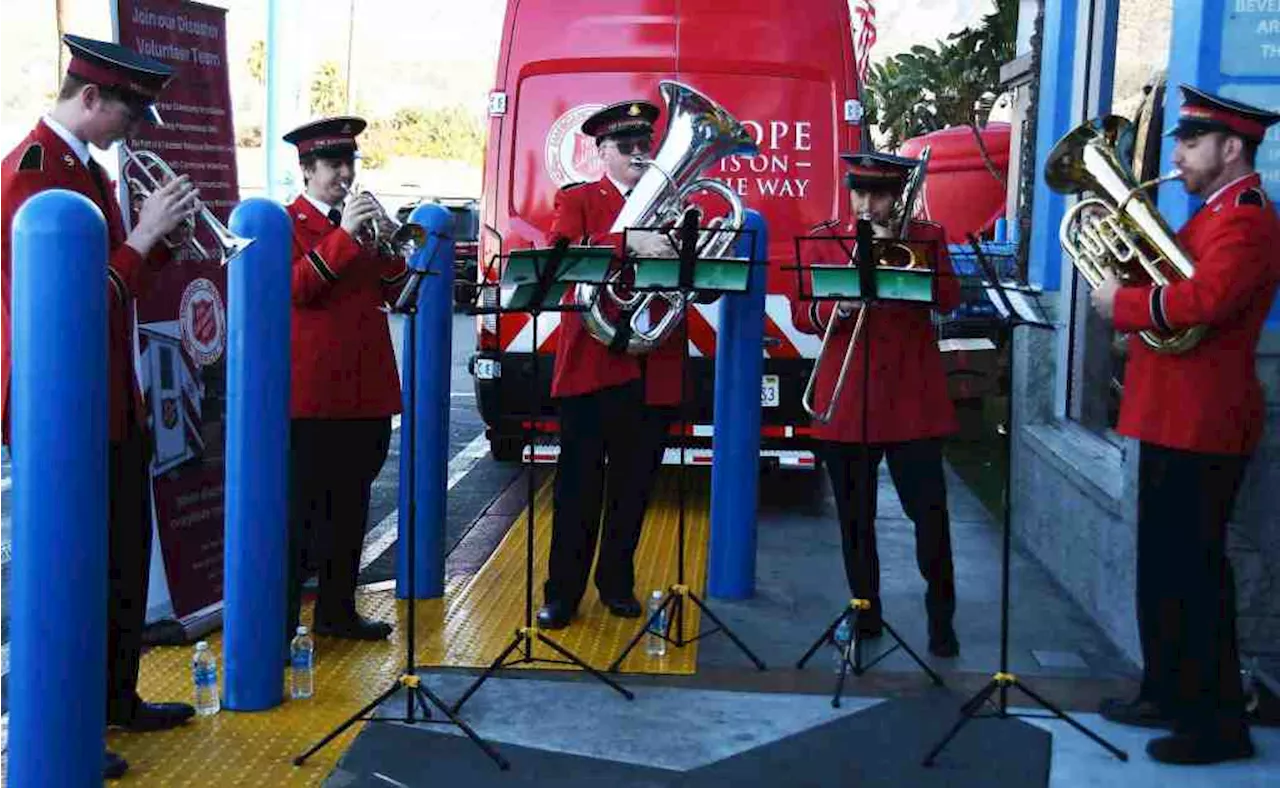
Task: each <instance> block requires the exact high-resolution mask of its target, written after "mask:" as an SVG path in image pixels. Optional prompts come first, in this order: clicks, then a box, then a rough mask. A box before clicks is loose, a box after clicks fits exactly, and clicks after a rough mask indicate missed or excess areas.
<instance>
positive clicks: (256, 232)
mask: <svg viewBox="0 0 1280 788" xmlns="http://www.w3.org/2000/svg"><path fill="white" fill-rule="evenodd" d="M231 230H232V231H233V232H235V233H237V234H238V235H242V236H244V237H246V238H253V239H254V241H255V242H254V244H253V245H252V246H250V247H249V248H248V249H246V250H245V251H244V252H243V253H241V255H240V256H239V257H237V258H236V259H235V260H233V261H232V262H231V263H230V264H229V265H228V269H229V270H228V275H227V291H228V292H227V296H228V297H227V301H228V305H227V335H228V344H227V446H226V480H227V481H226V538H225V542H226V547H225V574H224V580H223V632H224V635H223V662H224V680H223V696H224V701H223V705H224V706H226V707H227V708H228V709H233V710H235V711H258V710H262V709H269V708H271V707H273V706H278V705H279V704H280V703H281V701H283V700H284V682H283V681H282V674H281V665H282V663H283V660H284V654H285V647H286V633H285V623H286V617H285V605H286V601H285V600H286V598H287V589H286V588H285V584H286V578H287V576H288V571H287V569H288V558H287V555H288V543H289V539H288V529H289V495H288V482H289V394H290V389H289V386H290V372H289V371H290V355H289V338H290V337H289V332H290V323H291V315H290V301H289V293H290V285H291V277H290V270H291V257H292V254H293V227H292V225H291V224H290V222H289V215H288V214H287V213H285V210H284V208H282V207H281V206H280V205H279V204H277V203H275V202H272V201H271V200H267V199H265V198H262V197H253V198H250V199H248V200H246V201H244V202H242V203H240V205H239V206H237V207H236V209H235V211H233V212H232V214H231Z"/></svg>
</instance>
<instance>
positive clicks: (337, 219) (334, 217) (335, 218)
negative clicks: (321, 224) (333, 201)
mask: <svg viewBox="0 0 1280 788" xmlns="http://www.w3.org/2000/svg"><path fill="white" fill-rule="evenodd" d="M329 223H330V224H332V225H333V226H334V227H337V226H338V225H340V224H342V211H339V210H338V209H337V208H330V209H329Z"/></svg>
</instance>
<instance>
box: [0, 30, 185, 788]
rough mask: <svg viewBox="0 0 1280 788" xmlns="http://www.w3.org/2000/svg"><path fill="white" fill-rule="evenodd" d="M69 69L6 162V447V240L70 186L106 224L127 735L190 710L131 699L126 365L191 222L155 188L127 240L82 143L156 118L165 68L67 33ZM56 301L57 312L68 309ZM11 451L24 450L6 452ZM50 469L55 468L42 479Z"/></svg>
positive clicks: (135, 546)
mask: <svg viewBox="0 0 1280 788" xmlns="http://www.w3.org/2000/svg"><path fill="white" fill-rule="evenodd" d="M63 41H64V42H65V43H66V45H67V47H68V48H69V49H70V50H71V62H70V63H69V64H68V66H67V75H66V77H65V78H64V79H63V83H62V88H61V90H60V91H59V94H58V99H57V103H56V104H55V105H54V108H53V111H52V112H50V113H49V114H48V115H46V116H45V117H44V118H42V119H41V120H40V121H39V122H38V123H37V124H36V127H35V128H34V129H32V130H31V132H30V133H29V134H28V135H27V136H26V138H25V139H24V140H23V141H22V142H20V143H18V146H17V147H16V148H14V149H13V150H12V151H10V152H9V154H8V155H7V156H5V157H4V163H3V165H0V166H2V167H3V180H2V181H0V202H3V208H2V219H0V235H2V236H3V241H2V242H3V250H4V252H3V266H4V268H3V291H4V315H3V320H4V332H3V333H4V343H3V363H2V366H3V373H4V381H3V384H2V386H0V395H2V396H3V404H2V405H0V409H2V410H3V414H4V418H3V422H4V442H5V444H6V445H8V444H9V374H10V365H11V358H10V352H11V350H10V347H9V320H10V317H9V315H10V309H9V306H10V301H9V299H10V287H11V283H10V278H9V271H10V265H11V264H12V257H11V255H12V252H11V249H10V237H9V235H10V232H11V229H12V227H13V218H14V215H15V214H16V213H17V212H18V209H19V208H20V207H21V206H22V204H23V203H24V202H25V201H26V200H27V198H29V197H31V196H33V195H35V194H38V193H39V192H42V191H44V190H45V189H68V190H71V191H75V192H79V193H80V194H83V195H84V196H85V197H87V198H89V199H90V200H92V201H93V202H94V204H95V205H97V206H98V208H99V209H100V210H101V211H102V214H103V216H104V217H105V218H106V221H107V233H108V239H109V245H110V250H111V256H110V258H109V259H108V260H104V261H103V263H104V264H105V265H106V266H107V276H108V281H109V286H108V299H109V304H110V311H109V316H108V320H109V326H108V332H109V337H110V340H109V352H110V354H111V358H110V362H109V365H108V366H109V370H110V373H109V374H110V381H109V383H108V389H109V391H110V407H109V411H108V413H109V421H110V432H109V435H110V446H109V449H108V474H109V485H108V489H109V490H110V493H109V495H110V501H109V512H110V522H109V523H108V533H109V537H108V540H109V541H108V544H109V547H108V551H109V552H108V556H109V557H108V560H109V563H110V569H111V571H110V587H109V588H108V589H107V594H108V595H107V601H106V604H107V644H106V645H107V721H108V723H109V724H111V725H118V726H123V727H126V728H130V729H132V730H160V729H163V728H171V727H173V726H175V725H179V724H181V723H182V722H184V721H185V720H187V719H188V718H189V717H191V715H192V714H193V710H192V708H191V706H189V705H187V704H185V703H145V702H143V701H142V700H141V699H140V698H139V697H138V692H137V683H138V665H139V659H140V657H141V654H142V628H143V624H144V623H145V619H146V599H147V575H148V569H149V568H150V566H151V506H150V503H149V501H150V498H149V496H150V489H151V483H150V479H149V478H148V469H147V466H148V463H149V462H150V452H151V449H150V438H149V436H148V433H147V430H148V425H147V424H146V422H145V421H144V419H145V413H144V410H143V407H142V394H141V392H140V390H139V388H138V381H137V376H136V375H135V372H134V364H133V337H134V332H135V328H136V327H135V326H134V323H133V299H135V298H137V297H138V296H139V295H141V294H142V293H144V292H146V289H147V287H148V286H149V284H150V281H151V278H152V275H153V273H154V272H155V271H156V270H157V269H158V268H159V267H160V266H161V265H163V264H164V263H165V262H167V261H168V259H169V255H168V254H167V253H166V252H165V250H164V249H163V244H160V243H159V241H160V239H162V238H163V237H164V236H166V235H168V234H169V233H170V232H172V231H173V230H174V228H176V227H177V226H178V225H179V224H180V223H181V222H182V221H184V220H186V219H187V218H188V217H190V216H191V215H192V214H193V213H194V212H195V210H196V208H197V207H198V201H197V195H196V191H195V189H194V188H192V186H191V182H190V179H189V178H187V177H186V176H185V175H184V176H181V177H179V178H177V179H176V180H174V181H172V182H170V183H168V184H166V185H165V186H163V187H161V188H159V189H157V190H156V191H155V192H154V193H153V194H152V195H151V196H150V197H149V198H148V199H146V200H145V201H144V202H143V203H142V208H141V212H140V213H139V216H138V220H137V223H136V224H135V226H134V227H133V229H132V230H131V231H128V232H126V230H125V225H124V220H123V218H122V217H121V213H120V206H119V204H118V203H117V202H116V199H115V197H114V194H113V191H114V190H113V186H112V185H111V184H110V183H108V180H107V176H106V174H105V173H104V172H103V170H102V167H101V166H99V165H98V164H97V162H95V161H94V160H93V159H92V158H91V156H90V154H89V145H90V144H93V145H95V146H97V147H98V148H101V149H103V150H106V149H108V148H110V147H111V145H112V144H113V143H114V142H116V141H117V140H122V139H124V138H125V137H127V136H129V135H130V134H131V133H132V132H133V131H134V130H135V129H136V128H137V126H138V124H139V123H141V122H142V121H144V120H146V121H150V122H157V121H158V120H159V115H158V113H157V112H156V111H155V108H154V106H153V105H152V102H154V101H155V99H156V98H157V97H158V96H159V95H160V91H161V90H163V89H164V87H165V85H166V84H167V83H168V82H169V79H170V78H171V77H172V75H173V70H172V69H171V68H169V66H166V65H165V64H163V63H160V62H158V61H155V60H152V59H150V58H146V57H142V56H141V55H139V54H137V53H136V52H133V51H131V50H128V49H125V48H124V47H122V46H119V45H117V44H113V43H110V42H106V41H94V40H91V39H87V38H82V37H80V36H74V35H67V36H64V38H63ZM74 307H75V305H74V304H71V305H66V304H64V305H62V306H60V307H58V308H74ZM11 448H12V450H13V451H14V452H15V453H19V452H21V451H22V447H21V446H12V447H11ZM51 472H52V471H51ZM126 768H127V765H126V764H125V762H124V759H122V758H120V757H118V756H116V755H114V754H113V753H107V757H106V764H105V766H104V774H105V775H106V776H108V777H118V776H120V775H121V774H123V773H124V771H125V769H126Z"/></svg>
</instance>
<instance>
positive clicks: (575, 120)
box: [545, 104, 604, 186]
mask: <svg viewBox="0 0 1280 788" xmlns="http://www.w3.org/2000/svg"><path fill="white" fill-rule="evenodd" d="M602 109H604V105H603V104H579V105H578V106H576V107H574V108H573V109H571V110H569V111H568V112H566V113H564V114H563V115H561V116H560V117H558V118H556V121H555V123H552V124H551V130H550V131H548V132H547V144H546V157H545V159H546V166H547V175H548V176H550V178H551V180H552V181H553V182H554V183H555V185H556V186H564V185H566V184H570V183H580V182H583V181H595V180H599V179H600V178H601V177H602V176H603V175H604V164H603V163H601V161H600V153H599V151H597V150H596V141H595V140H594V139H592V138H591V137H588V136H587V135H585V134H583V133H582V130H581V126H582V122H583V121H584V120H586V119H587V118H589V117H591V116H592V115H594V114H595V113H596V112H599V111H600V110H602Z"/></svg>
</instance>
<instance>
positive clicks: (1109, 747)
mask: <svg viewBox="0 0 1280 788" xmlns="http://www.w3.org/2000/svg"><path fill="white" fill-rule="evenodd" d="M1013 686H1015V687H1017V688H1018V689H1020V690H1022V691H1023V692H1024V693H1026V695H1027V697H1029V698H1031V699H1032V700H1033V701H1035V702H1036V703H1039V704H1040V705H1041V706H1043V707H1044V708H1046V709H1048V710H1049V711H1051V712H1053V713H1054V715H1055V716H1057V718H1058V719H1060V720H1062V721H1063V722H1065V723H1067V724H1068V725H1070V726H1071V727H1073V728H1075V729H1076V730H1078V731H1080V732H1081V733H1083V734H1084V735H1085V736H1088V737H1089V738H1090V739H1093V740H1094V742H1096V743H1097V744H1098V745H1099V746H1101V747H1102V748H1103V749H1104V750H1106V751H1107V752H1109V753H1111V754H1112V755H1114V756H1116V757H1117V758H1119V759H1120V760H1122V761H1127V760H1129V753H1127V752H1125V751H1124V750H1122V749H1120V748H1119V747H1116V746H1115V745H1114V744H1112V743H1111V742H1109V741H1107V740H1106V739H1104V738H1102V737H1101V736H1099V735H1098V734H1096V733H1094V732H1093V731H1091V730H1089V729H1088V728H1086V727H1084V726H1083V725H1081V724H1080V723H1079V722H1076V720H1075V718H1073V717H1072V716H1071V715H1069V714H1067V713H1066V712H1064V711H1063V710H1062V709H1060V708H1058V707H1057V706H1055V705H1053V704H1052V703H1050V702H1049V701H1047V700H1045V699H1044V698H1042V697H1041V696H1040V695H1039V694H1037V693H1036V692H1034V691H1033V690H1032V689H1031V688H1030V687H1028V686H1027V685H1025V684H1023V683H1022V682H1021V681H1018V680H1017V679H1014V680H1013Z"/></svg>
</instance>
